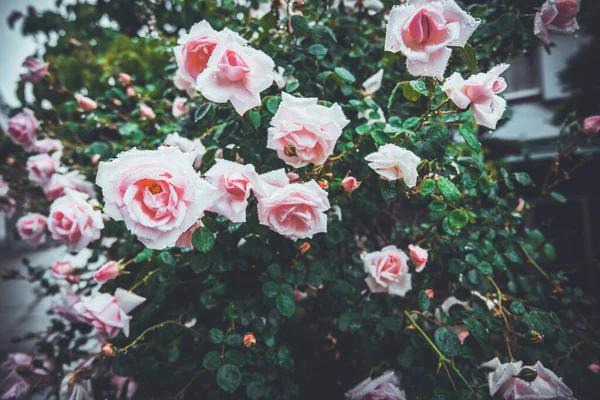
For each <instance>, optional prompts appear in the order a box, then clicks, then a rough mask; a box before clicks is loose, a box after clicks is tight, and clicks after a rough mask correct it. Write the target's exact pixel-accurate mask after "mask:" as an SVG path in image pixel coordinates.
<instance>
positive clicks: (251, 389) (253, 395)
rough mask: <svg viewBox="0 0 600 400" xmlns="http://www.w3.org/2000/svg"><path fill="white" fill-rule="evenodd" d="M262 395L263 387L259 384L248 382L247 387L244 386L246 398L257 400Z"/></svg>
mask: <svg viewBox="0 0 600 400" xmlns="http://www.w3.org/2000/svg"><path fill="white" fill-rule="evenodd" d="M264 393H265V387H264V386H263V384H262V383H260V382H257V381H254V382H250V383H249V384H248V386H246V396H248V398H249V399H250V400H258V399H260V398H261V397H262V396H263V394H264Z"/></svg>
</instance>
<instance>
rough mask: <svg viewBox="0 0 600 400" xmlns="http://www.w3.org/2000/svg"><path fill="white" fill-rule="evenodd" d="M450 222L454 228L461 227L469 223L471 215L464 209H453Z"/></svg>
mask: <svg viewBox="0 0 600 400" xmlns="http://www.w3.org/2000/svg"><path fill="white" fill-rule="evenodd" d="M448 222H449V223H450V226H451V227H453V228H454V229H461V228H463V227H464V226H466V225H467V224H468V223H469V215H468V214H467V213H466V212H465V211H464V210H452V212H451V213H450V214H449V215H448Z"/></svg>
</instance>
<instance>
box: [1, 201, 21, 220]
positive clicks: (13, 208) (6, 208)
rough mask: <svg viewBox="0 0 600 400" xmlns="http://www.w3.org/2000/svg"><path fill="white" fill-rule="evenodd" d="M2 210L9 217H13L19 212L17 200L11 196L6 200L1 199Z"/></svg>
mask: <svg viewBox="0 0 600 400" xmlns="http://www.w3.org/2000/svg"><path fill="white" fill-rule="evenodd" d="M0 211H2V212H3V213H5V214H6V215H7V216H8V218H12V217H13V215H15V212H17V202H16V201H15V199H11V198H10V197H7V198H5V200H3V201H0Z"/></svg>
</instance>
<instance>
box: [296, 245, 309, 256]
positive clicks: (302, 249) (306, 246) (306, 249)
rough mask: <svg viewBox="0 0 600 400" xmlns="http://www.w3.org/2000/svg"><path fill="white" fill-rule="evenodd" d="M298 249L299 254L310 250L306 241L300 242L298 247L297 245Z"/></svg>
mask: <svg viewBox="0 0 600 400" xmlns="http://www.w3.org/2000/svg"><path fill="white" fill-rule="evenodd" d="M298 250H300V254H306V253H308V251H309V250H310V243H308V242H304V243H302V244H301V245H300V247H298Z"/></svg>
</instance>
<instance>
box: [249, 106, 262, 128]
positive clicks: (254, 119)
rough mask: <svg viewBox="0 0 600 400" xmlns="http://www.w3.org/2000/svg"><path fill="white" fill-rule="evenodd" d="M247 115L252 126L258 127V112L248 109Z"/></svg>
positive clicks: (259, 120)
mask: <svg viewBox="0 0 600 400" xmlns="http://www.w3.org/2000/svg"><path fill="white" fill-rule="evenodd" d="M248 116H249V117H250V121H251V122H252V126H254V128H255V129H258V128H260V122H261V119H260V112H258V111H256V110H250V111H249V112H248Z"/></svg>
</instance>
